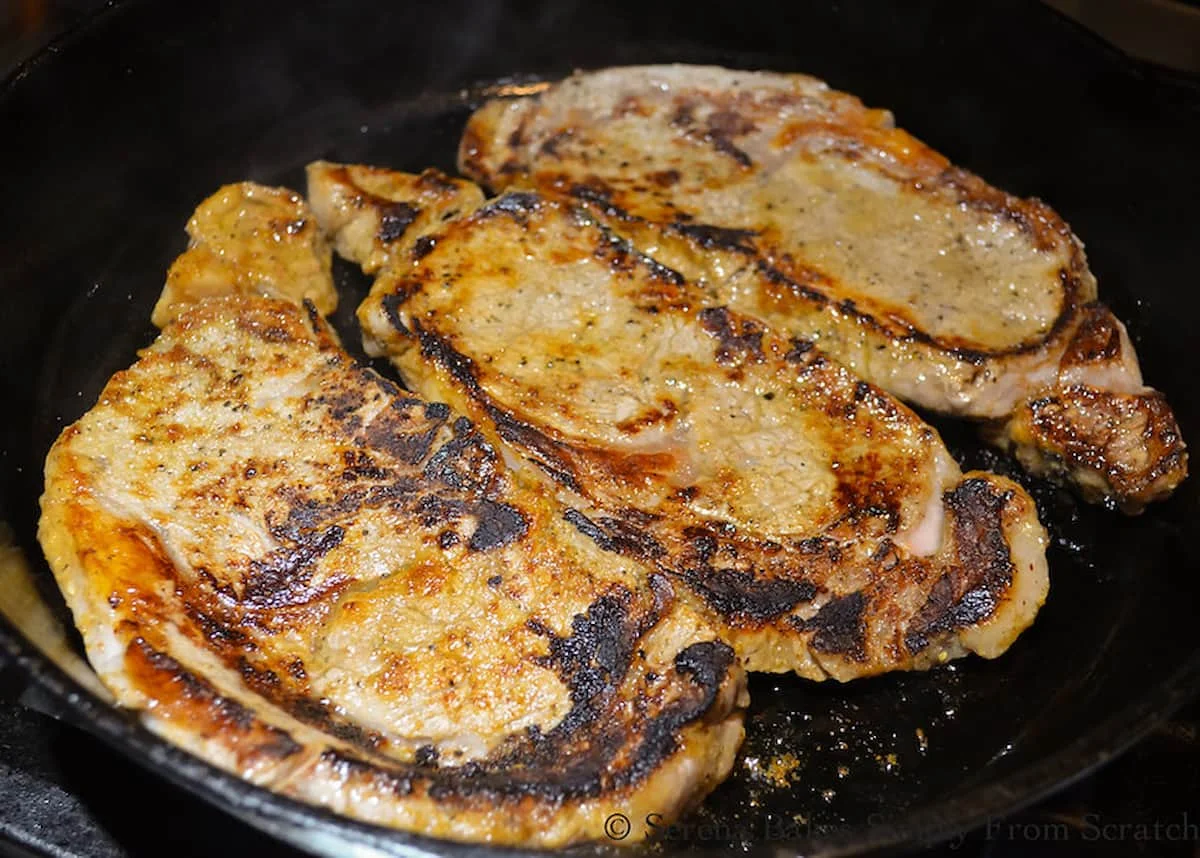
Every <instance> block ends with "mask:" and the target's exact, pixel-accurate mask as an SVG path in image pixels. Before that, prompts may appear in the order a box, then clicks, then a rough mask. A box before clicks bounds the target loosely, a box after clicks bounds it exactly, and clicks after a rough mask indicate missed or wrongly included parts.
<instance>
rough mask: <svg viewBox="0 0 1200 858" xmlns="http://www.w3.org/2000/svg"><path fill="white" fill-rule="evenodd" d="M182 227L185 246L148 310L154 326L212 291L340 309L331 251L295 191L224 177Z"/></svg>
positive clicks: (325, 309)
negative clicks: (226, 181) (228, 180)
mask: <svg viewBox="0 0 1200 858" xmlns="http://www.w3.org/2000/svg"><path fill="white" fill-rule="evenodd" d="M187 233H188V237H189V239H190V240H189V242H188V249H187V250H186V251H185V252H184V253H183V254H181V255H180V256H179V257H178V258H177V259H176V260H175V262H174V264H172V265H171V269H170V270H169V271H168V272H167V283H166V286H165V287H164V288H163V292H162V295H161V296H160V297H159V299H158V303H157V304H156V305H155V306H154V314H153V315H152V316H151V321H153V322H154V324H155V325H156V326H158V327H159V328H162V327H165V326H166V325H167V324H168V323H169V322H171V321H173V320H174V319H175V317H176V316H178V315H179V314H180V313H181V312H183V311H184V310H186V309H187V308H188V307H189V306H191V305H192V304H194V303H196V302H197V301H200V300H202V299H203V298H206V297H208V296H212V295H232V294H237V295H260V296H262V297H265V298H282V299H285V300H288V301H294V302H296V303H297V304H299V303H301V302H303V301H311V302H312V303H313V305H314V306H315V307H316V308H317V310H319V311H320V312H321V314H322V315H329V314H330V313H332V312H333V311H334V310H335V309H337V300H338V296H337V292H336V291H335V290H334V288H333V280H332V279H331V278H330V274H329V266H330V263H331V261H332V256H333V254H332V251H331V250H330V247H329V244H328V243H327V242H326V241H325V237H324V234H323V233H322V232H321V230H319V229H318V228H317V223H316V220H315V218H314V217H313V213H312V211H311V210H310V209H309V207H308V203H306V202H305V201H304V198H303V197H301V196H300V195H299V194H297V193H295V192H293V191H289V190H288V189H287V188H271V187H266V186H264V185H259V184H255V183H254V182H240V183H238V184H234V185H225V186H224V187H223V188H221V189H219V190H218V191H217V192H216V193H215V194H213V195H212V196H211V197H209V198H208V199H206V200H204V202H202V203H201V204H200V205H199V206H198V207H197V208H196V211H195V212H194V213H193V214H192V217H191V219H190V220H188V224H187Z"/></svg>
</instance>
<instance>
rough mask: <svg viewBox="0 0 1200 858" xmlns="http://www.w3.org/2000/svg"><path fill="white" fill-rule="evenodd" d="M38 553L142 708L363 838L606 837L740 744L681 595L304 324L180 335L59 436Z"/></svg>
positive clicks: (117, 687)
mask: <svg viewBox="0 0 1200 858" xmlns="http://www.w3.org/2000/svg"><path fill="white" fill-rule="evenodd" d="M39 535H40V539H41V542H42V545H43V547H44V549H45V552H46V556H47V558H48V560H49V563H50V566H51V568H52V569H53V571H54V574H55V576H56V577H57V580H58V582H59V584H60V586H61V588H62V591H63V593H64V595H65V597H66V600H67V603H68V605H69V606H70V608H71V610H72V611H73V613H74V616H75V620H76V624H77V625H78V627H79V629H80V631H81V632H82V634H83V638H84V642H85V644H86V647H87V653H88V657H89V659H90V661H91V662H92V664H93V666H94V667H95V668H96V670H97V671H98V673H99V675H100V677H101V679H102V680H103V681H104V683H105V684H106V685H107V686H108V687H109V688H110V689H111V690H112V692H113V693H114V694H115V696H116V698H117V700H118V702H119V703H120V704H121V705H123V706H127V707H129V708H131V709H134V710H137V711H138V712H139V713H140V714H141V716H142V718H143V720H144V721H145V722H146V723H147V724H148V725H149V726H150V727H151V728H152V729H154V730H155V731H156V732H158V733H160V734H162V735H164V736H166V737H167V738H169V739H171V740H173V741H175V742H176V743H178V744H179V745H181V746H183V747H184V748H186V749H188V750H190V751H192V752H194V753H196V754H198V755H199V756H201V757H203V758H205V759H207V760H209V761H210V762H212V763H215V764H216V765H218V766H220V767H222V768H224V769H226V770H229V771H232V772H236V773H237V774H239V775H241V776H243V777H245V778H247V779H249V780H251V781H253V782H255V783H257V784H261V785H263V786H266V787H268V788H270V789H273V790H276V791H278V792H281V793H283V794H286V795H291V796H295V797H298V798H300V799H303V800H306V801H310V802H314V803H317V804H322V805H326V806H328V807H330V808H332V809H334V810H336V811H339V812H342V813H345V814H348V815H350V816H354V817H357V818H359V819H363V820H368V821H371V822H377V823H381V824H384V825H389V826H395V827H398V828H404V829H408V830H411V831H417V832H421V833H423V834H427V835H430V836H435V837H447V838H452V839H458V840H469V841H481V842H483V841H486V842H489V843H510V844H516V843H520V844H528V845H538V846H559V845H563V844H568V843H573V842H576V841H581V840H592V839H602V838H603V837H604V827H603V825H604V820H605V818H606V817H607V816H608V815H609V814H611V813H614V812H616V811H620V812H622V813H625V814H628V815H629V817H630V818H633V819H640V818H643V817H644V816H645V815H646V814H647V813H651V812H653V813H662V814H664V815H665V816H666V817H674V816H675V815H677V814H678V813H680V812H681V811H682V810H683V809H684V808H686V807H687V806H689V805H690V804H692V803H694V802H696V801H698V800H699V799H700V798H701V797H702V796H703V795H705V794H706V793H707V792H708V791H709V790H710V789H711V788H712V787H713V786H714V785H716V784H717V783H718V782H719V781H720V780H721V779H723V778H724V777H725V776H726V774H727V773H728V772H729V769H730V767H731V765H732V762H733V757H734V754H735V752H736V749H737V747H738V744H739V742H740V741H741V737H742V715H741V707H742V706H744V704H745V686H744V676H743V674H742V672H741V669H740V667H739V666H738V664H737V662H736V659H735V657H734V654H733V651H732V650H731V649H730V648H729V647H728V646H726V645H725V644H724V643H722V642H721V641H720V640H719V639H718V637H717V634H716V630H715V629H714V628H713V627H712V626H711V625H709V624H708V623H707V621H706V620H705V619H704V618H703V617H702V616H701V615H700V614H698V613H697V612H696V611H694V610H693V609H691V608H690V607H688V606H687V605H686V604H684V603H682V602H681V601H679V600H677V599H676V597H675V594H674V592H673V589H672V584H671V583H670V582H669V580H668V579H667V578H666V577H665V576H663V575H661V574H658V573H656V572H654V571H653V570H652V569H650V568H649V567H646V566H644V565H642V564H641V563H638V562H635V561H633V560H631V559H629V558H627V557H626V556H624V555H623V554H622V553H621V552H619V551H615V550H609V549H605V548H604V547H603V546H601V545H598V544H597V542H596V541H595V540H594V539H591V538H589V537H588V536H587V535H585V534H582V533H580V531H579V529H578V528H577V527H576V526H575V524H573V523H572V522H571V521H570V520H569V519H568V518H566V517H564V515H563V510H562V509H561V508H560V507H559V506H558V505H557V503H556V502H555V499H554V498H553V497H552V496H551V493H549V492H548V491H547V490H546V489H545V487H543V486H541V485H538V484H532V483H529V482H528V481H526V480H524V479H523V478H522V477H521V476H520V475H519V474H515V473H512V472H510V470H509V469H508V468H507V467H506V466H505V464H504V463H503V461H502V460H501V458H500V457H499V456H498V455H497V453H496V451H495V449H494V448H493V447H492V446H491V445H490V444H489V443H488V442H487V441H486V440H485V438H484V437H483V436H482V435H481V433H480V432H479V431H478V430H477V428H476V426H475V425H474V424H473V423H471V422H470V421H469V420H467V419H466V418H464V417H459V416H456V415H455V414H454V413H452V412H451V411H450V409H449V408H447V407H446V406H445V405H441V404H436V403H430V402H426V401H423V400H420V399H417V398H415V397H414V396H412V395H410V394H408V393H406V392H405V391H402V390H400V389H399V388H398V387H397V386H396V385H394V384H392V383H391V382H388V381H386V380H385V379H383V378H381V377H380V376H378V375H376V374H375V373H374V372H372V371H370V370H369V369H365V368H362V367H359V366H356V365H355V364H354V362H353V361H352V359H351V358H350V357H349V356H348V355H347V354H346V353H345V352H343V351H342V350H341V349H340V348H339V347H338V345H337V344H336V342H335V341H334V339H333V338H332V336H331V333H330V331H329V329H328V328H327V327H326V325H325V323H324V322H323V321H322V320H321V319H320V317H319V315H318V314H317V313H316V311H315V310H314V309H313V308H312V307H311V305H309V307H308V308H302V307H300V306H297V305H295V304H293V303H289V302H282V301H275V300H270V299H264V298H257V297H241V296H235V297H230V298H210V299H208V300H205V301H202V302H200V303H199V304H196V305H195V306H193V307H191V308H190V309H188V310H186V311H185V312H183V313H182V314H181V315H180V316H179V317H178V318H177V319H176V320H175V321H173V322H171V323H170V324H169V325H168V326H167V327H166V328H165V330H164V331H163V332H162V334H161V335H160V336H159V338H158V339H157V340H156V341H155V342H154V344H153V345H152V346H150V347H149V348H147V349H146V350H144V351H143V352H142V354H141V356H140V358H139V360H138V361H137V362H136V363H135V364H134V365H133V366H132V367H130V368H129V369H128V370H125V371H123V372H119V373H117V374H116V375H115V376H114V377H113V378H112V380H111V381H110V382H109V384H108V385H107V387H105V389H104V391H103V392H102V393H101V395H100V399H99V401H98V402H97V403H96V405H95V406H94V407H93V408H92V410H91V411H89V412H88V413H87V414H86V415H84V416H83V417H82V418H81V419H80V420H79V421H78V422H76V423H75V424H74V425H72V426H70V427H69V428H68V429H66V430H65V431H64V432H63V434H62V436H61V437H60V438H59V440H58V441H57V443H56V444H55V445H54V447H53V449H52V450H51V452H50V455H49V458H48V459H47V462H46V490H45V494H44V496H43V498H42V519H41V527H40V533H39ZM645 833H646V832H645V831H644V830H642V829H641V828H640V827H638V826H634V829H633V831H632V832H631V834H630V840H631V841H632V840H636V839H638V838H639V837H641V836H642V835H644V834H645Z"/></svg>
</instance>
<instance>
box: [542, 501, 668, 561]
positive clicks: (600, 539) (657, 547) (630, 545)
mask: <svg viewBox="0 0 1200 858" xmlns="http://www.w3.org/2000/svg"><path fill="white" fill-rule="evenodd" d="M563 519H564V520H566V521H567V522H568V523H570V524H571V525H572V526H574V528H575V529H576V530H578V531H579V532H580V533H582V534H583V535H584V536H586V537H587V538H588V539H590V540H592V541H593V542H595V543H596V545H597V546H599V547H600V548H601V549H602V550H604V551H609V552H612V553H613V554H623V555H625V556H629V557H640V558H643V559H649V560H657V559H659V558H661V557H663V556H664V555H665V554H666V553H667V551H666V549H665V548H663V546H662V543H660V542H659V541H658V540H657V539H655V538H654V537H653V536H651V535H650V534H648V533H646V532H645V531H643V530H641V529H640V528H638V527H637V526H635V525H634V524H631V523H630V522H627V521H622V520H621V519H619V518H614V517H609V516H605V517H602V518H600V519H599V520H598V521H593V520H592V519H590V518H588V517H587V516H586V515H584V514H583V513H582V512H580V511H579V510H577V509H568V510H567V511H566V512H565V513H563Z"/></svg>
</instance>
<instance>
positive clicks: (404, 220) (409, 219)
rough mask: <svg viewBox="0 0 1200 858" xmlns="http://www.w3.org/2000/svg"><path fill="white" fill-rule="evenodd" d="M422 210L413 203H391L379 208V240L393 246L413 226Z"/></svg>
mask: <svg viewBox="0 0 1200 858" xmlns="http://www.w3.org/2000/svg"><path fill="white" fill-rule="evenodd" d="M420 216H421V210H420V209H419V208H417V207H416V206H414V205H413V204H412V203H407V202H403V201H401V202H395V203H393V202H389V203H384V204H382V205H380V206H379V233H378V234H379V240H380V241H381V242H383V243H384V244H391V243H392V242H393V241H397V240H399V239H400V238H401V237H403V235H404V233H406V232H408V228H409V227H410V226H412V225H413V222H414V221H416V219H417V218H418V217H420Z"/></svg>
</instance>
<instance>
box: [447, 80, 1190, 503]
mask: <svg viewBox="0 0 1200 858" xmlns="http://www.w3.org/2000/svg"><path fill="white" fill-rule="evenodd" d="M460 166H461V168H462V169H463V170H464V172H465V173H466V174H467V175H469V176H471V177H473V178H475V179H477V180H479V181H481V182H483V183H484V184H485V185H487V186H488V187H490V188H492V189H494V190H497V191H498V190H504V189H509V188H532V189H537V190H539V191H541V192H542V193H545V194H548V195H552V196H556V197H559V198H567V199H572V200H574V201H576V202H579V203H582V204H584V205H587V206H588V207H590V209H591V210H592V211H593V213H595V214H596V215H597V216H598V217H601V218H603V219H605V220H606V222H607V223H608V224H609V225H610V227H612V228H613V229H615V230H617V231H618V232H619V233H620V234H622V235H624V236H625V237H628V238H631V239H632V240H633V241H634V242H635V243H636V244H637V245H638V246H639V247H641V248H643V249H645V250H648V251H649V252H651V253H652V254H653V255H654V256H655V258H657V259H658V260H659V261H660V262H662V263H664V264H667V265H670V266H671V267H672V268H674V269H675V270H677V271H680V272H681V273H683V274H684V275H685V276H687V277H688V278H689V279H690V280H693V281H696V282H698V283H699V284H700V285H701V286H703V287H704V289H705V290H706V293H707V295H706V298H705V300H706V301H707V302H709V303H710V304H711V305H713V306H720V305H728V306H729V307H730V308H731V309H735V310H737V311H739V312H744V313H746V314H748V315H750V316H752V317H755V318H758V319H761V320H764V321H766V322H767V323H768V324H770V325H772V326H775V327H778V328H780V329H781V330H786V331H789V332H790V333H791V334H792V335H794V336H799V337H802V338H804V339H807V340H815V341H819V343H820V344H821V346H822V348H823V349H824V350H825V352H826V353H827V354H829V355H830V356H832V357H835V358H836V359H838V360H839V361H841V362H842V363H844V364H845V365H846V366H848V367H850V368H851V369H852V370H854V371H855V372H857V373H858V374H860V375H862V376H863V377H865V378H866V379H868V380H870V381H872V382H874V383H875V384H878V385H880V386H881V387H883V388H885V389H886V390H888V391H890V392H892V393H894V394H896V395H897V396H900V397H901V398H903V399H906V400H908V401H909V402H913V403H915V404H918V405H920V406H923V407H926V408H930V409H933V410H936V411H940V412H944V413H947V414H955V415H962V416H966V417H971V418H976V419H981V420H987V421H991V422H993V424H994V425H991V426H990V427H989V435H990V436H991V437H992V438H993V439H994V440H996V441H997V442H998V443H1000V444H1002V445H1003V446H1007V447H1012V448H1015V450H1016V452H1017V455H1018V458H1019V459H1020V460H1021V461H1022V462H1024V463H1025V464H1026V465H1027V466H1028V467H1030V468H1032V469H1034V470H1037V471H1041V472H1046V473H1050V474H1052V475H1055V476H1060V477H1064V478H1066V479H1068V480H1070V481H1072V482H1074V483H1075V484H1076V485H1078V486H1079V487H1080V488H1081V489H1082V490H1083V494H1084V496H1085V497H1087V498H1089V499H1092V500H1097V499H1101V498H1104V499H1111V500H1113V501H1115V502H1116V503H1118V504H1120V505H1122V506H1123V507H1125V508H1126V509H1127V510H1130V511H1136V510H1138V509H1140V508H1141V507H1142V506H1143V505H1144V504H1145V503H1147V502H1149V501H1152V500H1155V499H1158V498H1161V497H1163V496H1165V495H1166V494H1168V493H1170V492H1171V491H1172V490H1173V489H1174V488H1175V486H1176V485H1178V484H1179V482H1180V481H1181V480H1182V479H1183V478H1184V476H1185V474H1186V454H1185V447H1184V443H1183V440H1182V438H1181V436H1180V433H1179V427H1178V425H1177V424H1176V421H1175V418H1174V415H1173V414H1172V412H1171V409H1170V408H1169V407H1168V406H1167V404H1166V402H1165V400H1164V399H1163V397H1162V395H1161V394H1159V393H1158V392H1157V391H1154V390H1152V389H1150V388H1148V387H1146V386H1145V385H1144V384H1143V382H1142V376H1141V373H1140V371H1139V369H1138V364H1137V358H1136V356H1135V354H1134V351H1133V348H1132V346H1131V345H1130V342H1129V338H1128V337H1127V335H1126V333H1125V329H1124V327H1123V326H1122V325H1121V323H1120V322H1119V321H1118V320H1117V319H1116V318H1115V317H1114V316H1113V315H1112V313H1111V312H1110V311H1109V310H1108V309H1107V308H1106V307H1104V306H1103V305H1102V304H1099V303H1097V301H1096V282H1095V279H1094V278H1093V276H1092V274H1091V272H1090V271H1089V270H1088V266H1087V262H1086V259H1085V257H1084V253H1083V247H1082V245H1081V244H1080V242H1079V240H1078V239H1077V238H1076V237H1075V236H1074V235H1073V234H1072V233H1071V230H1070V229H1069V227H1068V226H1067V224H1066V223H1064V222H1063V221H1062V219H1061V218H1059V217H1058V215H1056V214H1055V213H1054V212H1053V211H1052V210H1051V209H1050V208H1049V207H1048V206H1046V205H1045V204H1044V203H1042V202H1040V201H1038V200H1032V199H1028V200H1023V199H1017V198H1015V197H1013V196H1010V195H1008V194H1006V193H1004V192H1002V191H999V190H997V189H996V188H993V187H991V186H989V185H988V184H986V183H985V182H984V181H983V180H981V179H980V178H978V177H976V176H974V175H972V174H970V173H968V172H966V171H964V170H961V169H958V168H956V167H954V166H952V165H951V164H950V163H949V162H948V161H947V160H946V159H945V158H944V157H942V156H941V155H939V154H938V153H937V152H934V151H933V150H931V149H930V148H929V147H928V146H926V145H924V144H923V143H921V142H920V141H919V140H916V139H915V138H913V137H912V136H910V135H909V134H907V133H905V132H904V131H901V130H899V129H897V128H895V127H894V125H893V121H892V117H891V115H890V114H889V113H888V112H886V111H883V110H870V109H867V108H865V107H863V105H862V103H861V102H859V100H858V99H856V98H854V97H852V96H849V95H846V94H844V93H840V92H835V91H833V90H830V89H829V88H828V87H827V86H826V85H825V84H824V83H822V82H820V81H818V80H815V79H813V78H810V77H805V76H803V75H785V74H770V73H763V72H740V71H729V70H726V69H720V68H709V67H696V66H650V67H631V68H614V69H607V70H603V71H598V72H590V73H580V74H576V75H574V76H572V77H570V78H568V79H567V80H565V81H563V82H561V83H559V84H556V85H553V86H550V87H549V88H548V89H546V90H545V91H543V92H540V93H538V94H535V95H532V96H528V97H524V98H519V99H514V100H497V101H493V102H491V103H489V104H486V105H485V106H484V107H483V108H481V109H480V110H479V111H478V112H476V113H475V115H474V116H473V117H472V118H471V120H470V122H469V124H468V126H467V128H466V131H465V133H464V135H463V138H462V144H461V150H460Z"/></svg>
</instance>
